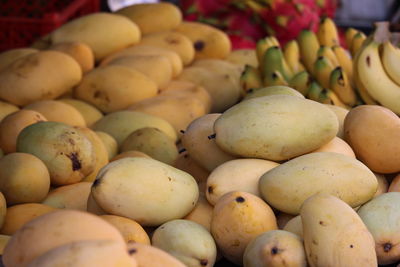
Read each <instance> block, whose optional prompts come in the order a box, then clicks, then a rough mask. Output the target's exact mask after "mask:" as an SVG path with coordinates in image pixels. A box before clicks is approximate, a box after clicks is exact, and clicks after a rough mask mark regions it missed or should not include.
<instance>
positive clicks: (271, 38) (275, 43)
mask: <svg viewBox="0 0 400 267" xmlns="http://www.w3.org/2000/svg"><path fill="white" fill-rule="evenodd" d="M266 39H267V41H268V42H270V43H271V44H272V45H273V46H279V47H280V46H281V44H280V43H279V41H278V39H276V37H275V36H267V37H266Z"/></svg>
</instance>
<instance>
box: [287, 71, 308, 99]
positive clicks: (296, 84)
mask: <svg viewBox="0 0 400 267" xmlns="http://www.w3.org/2000/svg"><path fill="white" fill-rule="evenodd" d="M311 82H312V78H311V75H310V74H309V73H308V72H307V71H306V70H304V71H301V72H299V73H297V74H296V75H295V76H294V77H293V78H292V79H290V81H289V86H290V87H292V88H293V89H296V90H297V91H299V92H300V93H301V94H302V95H304V96H306V95H307V93H308V89H309V87H310V85H311Z"/></svg>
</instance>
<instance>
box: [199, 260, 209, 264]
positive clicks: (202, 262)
mask: <svg viewBox="0 0 400 267" xmlns="http://www.w3.org/2000/svg"><path fill="white" fill-rule="evenodd" d="M207 264H208V260H207V259H201V260H200V265H201V266H207Z"/></svg>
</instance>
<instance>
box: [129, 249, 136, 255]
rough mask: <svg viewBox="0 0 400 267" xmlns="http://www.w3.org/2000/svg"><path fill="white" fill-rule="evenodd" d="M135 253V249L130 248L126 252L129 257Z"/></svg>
mask: <svg viewBox="0 0 400 267" xmlns="http://www.w3.org/2000/svg"><path fill="white" fill-rule="evenodd" d="M136 252H137V250H136V248H131V249H129V250H128V253H129V255H132V254H134V253H136Z"/></svg>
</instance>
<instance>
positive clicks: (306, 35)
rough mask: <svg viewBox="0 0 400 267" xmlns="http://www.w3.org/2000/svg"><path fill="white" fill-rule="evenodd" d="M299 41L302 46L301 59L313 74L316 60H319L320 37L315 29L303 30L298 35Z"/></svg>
mask: <svg viewBox="0 0 400 267" xmlns="http://www.w3.org/2000/svg"><path fill="white" fill-rule="evenodd" d="M297 42H298V44H299V47H300V59H301V62H302V63H303V64H304V66H305V67H306V69H307V71H308V72H309V73H311V74H313V73H314V62H315V61H316V60H317V52H318V49H319V46H320V45H319V42H318V38H317V36H316V35H315V33H314V32H313V31H310V30H302V31H301V32H300V34H299V35H298V36H297Z"/></svg>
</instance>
